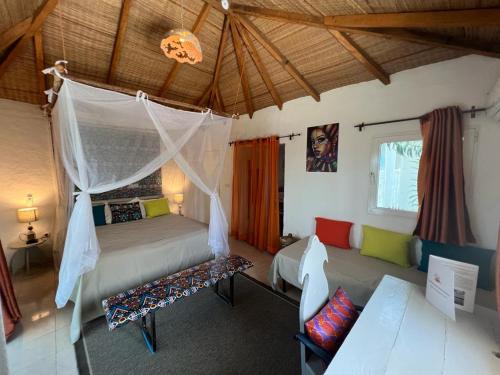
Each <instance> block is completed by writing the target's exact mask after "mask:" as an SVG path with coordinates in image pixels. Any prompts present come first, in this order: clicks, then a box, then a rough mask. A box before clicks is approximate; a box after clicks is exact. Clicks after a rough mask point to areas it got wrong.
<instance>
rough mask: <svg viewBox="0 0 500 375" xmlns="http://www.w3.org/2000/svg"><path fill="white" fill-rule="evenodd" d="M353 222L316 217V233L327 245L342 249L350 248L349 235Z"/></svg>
mask: <svg viewBox="0 0 500 375" xmlns="http://www.w3.org/2000/svg"><path fill="white" fill-rule="evenodd" d="M351 227H352V223H351V222H349V221H338V220H331V219H325V218H322V217H317V218H316V235H317V236H318V238H319V240H320V241H321V242H323V243H324V244H325V245H331V246H336V247H339V248H341V249H350V248H351V244H350V243H349V235H350V233H351Z"/></svg>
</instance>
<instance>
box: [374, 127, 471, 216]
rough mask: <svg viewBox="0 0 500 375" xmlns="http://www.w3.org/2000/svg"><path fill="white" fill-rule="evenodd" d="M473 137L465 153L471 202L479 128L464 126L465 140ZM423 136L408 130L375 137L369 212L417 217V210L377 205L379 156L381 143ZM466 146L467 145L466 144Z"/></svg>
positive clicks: (465, 168)
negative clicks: (467, 153)
mask: <svg viewBox="0 0 500 375" xmlns="http://www.w3.org/2000/svg"><path fill="white" fill-rule="evenodd" d="M466 136H468V137H472V145H471V146H470V147H471V148H472V150H471V154H469V155H464V180H465V195H466V200H467V201H469V202H470V200H471V199H472V193H473V186H474V177H475V173H474V172H475V169H476V168H475V164H476V153H477V148H478V142H479V128H477V127H475V126H472V127H464V139H463V140H464V141H465V137H466ZM421 139H422V136H421V134H420V133H419V132H407V133H399V134H392V135H387V136H383V137H376V138H373V142H372V150H371V154H370V171H369V174H368V184H369V185H368V186H369V193H368V213H369V214H374V215H391V216H400V217H407V218H415V219H416V217H417V212H412V211H405V210H394V209H390V208H382V207H377V189H378V172H379V156H380V145H381V144H382V143H387V142H401V141H415V140H421ZM464 146H465V145H464Z"/></svg>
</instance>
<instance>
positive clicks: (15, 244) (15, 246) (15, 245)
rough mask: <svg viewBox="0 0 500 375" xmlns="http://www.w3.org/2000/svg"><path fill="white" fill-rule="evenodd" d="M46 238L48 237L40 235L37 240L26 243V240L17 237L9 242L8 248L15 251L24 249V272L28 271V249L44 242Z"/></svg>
mask: <svg viewBox="0 0 500 375" xmlns="http://www.w3.org/2000/svg"><path fill="white" fill-rule="evenodd" d="M47 240H48V237H42V238H39V239H38V242H35V243H30V244H27V243H26V242H24V241H21V240H19V239H18V240H15V241H12V242H11V243H9V245H8V246H9V249H12V250H16V251H17V250H22V249H24V261H25V267H26V273H30V251H31V250H32V249H33V248H36V247H38V246H40V245H43V244H44V243H45V242H47Z"/></svg>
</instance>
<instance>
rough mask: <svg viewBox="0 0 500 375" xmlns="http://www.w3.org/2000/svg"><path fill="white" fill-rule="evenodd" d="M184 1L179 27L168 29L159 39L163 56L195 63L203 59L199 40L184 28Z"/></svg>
mask: <svg viewBox="0 0 500 375" xmlns="http://www.w3.org/2000/svg"><path fill="white" fill-rule="evenodd" d="M183 18H184V2H183V1H182V2H181V28H180V29H173V30H170V31H169V32H168V33H167V35H166V36H165V38H164V39H163V40H162V41H161V44H160V47H161V49H162V51H163V53H164V54H165V56H167V57H169V58H171V59H174V60H176V61H178V62H180V63H188V64H197V63H199V62H201V61H202V60H203V54H202V52H201V45H200V41H199V40H198V38H197V37H196V35H194V34H193V33H192V32H191V31H189V30H186V29H185V28H184V19H183Z"/></svg>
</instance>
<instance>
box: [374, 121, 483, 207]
mask: <svg viewBox="0 0 500 375" xmlns="http://www.w3.org/2000/svg"><path fill="white" fill-rule="evenodd" d="M477 139H478V132H477V130H476V129H466V130H464V151H463V152H464V177H465V189H466V196H467V198H469V197H470V196H471V193H472V191H471V186H472V181H471V178H472V171H473V163H474V155H475V148H476V142H477ZM421 155H422V138H421V137H420V134H406V135H398V136H392V137H385V138H376V139H375V140H374V143H373V151H372V157H371V168H370V199H369V208H368V211H369V212H370V213H374V214H391V215H399V216H409V217H415V216H416V214H417V212H418V191H417V178H418V167H419V163H420V156H421Z"/></svg>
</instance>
